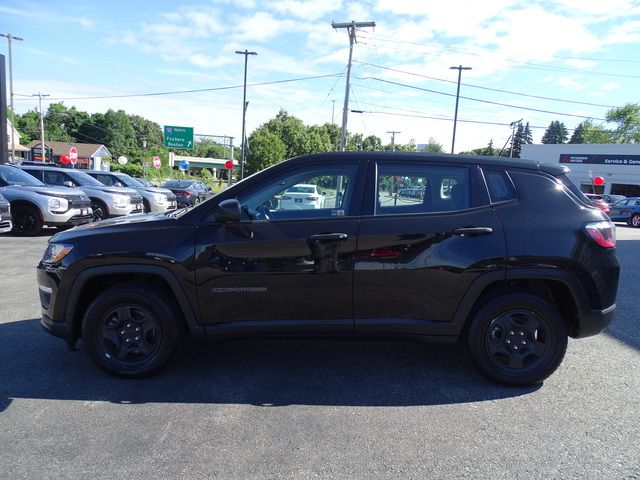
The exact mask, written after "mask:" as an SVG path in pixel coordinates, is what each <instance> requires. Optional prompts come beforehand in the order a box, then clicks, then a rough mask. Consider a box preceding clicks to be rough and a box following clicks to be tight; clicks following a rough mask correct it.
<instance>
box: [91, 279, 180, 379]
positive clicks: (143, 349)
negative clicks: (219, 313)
mask: <svg viewBox="0 0 640 480" xmlns="http://www.w3.org/2000/svg"><path fill="white" fill-rule="evenodd" d="M179 319H180V313H179V312H178V310H177V309H176V308H175V306H174V305H173V304H172V303H170V302H167V301H166V300H164V299H163V298H162V297H160V296H159V295H158V294H157V293H155V292H154V291H153V290H150V289H148V288H146V287H144V286H142V285H140V284H135V283H130V284H124V285H121V286H116V287H112V288H110V289H108V290H106V291H105V292H103V293H102V294H100V295H99V296H98V297H97V298H96V300H94V302H93V303H92V304H91V305H90V306H89V308H88V309H87V312H86V314H85V317H84V320H83V323H82V341H83V344H84V346H85V349H86V350H87V353H88V354H89V356H91V358H92V359H93V360H94V362H96V363H97V364H98V366H100V367H101V368H102V369H104V370H106V371H107V372H109V373H112V374H115V375H118V376H123V377H144V376H147V375H150V374H152V373H154V372H156V371H157V370H159V369H160V368H161V367H162V366H164V364H165V363H166V362H167V361H169V359H170V358H171V357H172V356H173V354H174V353H175V351H176V349H177V346H178V344H179V341H180V338H181V324H180V323H179Z"/></svg>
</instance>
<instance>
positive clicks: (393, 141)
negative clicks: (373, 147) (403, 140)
mask: <svg viewBox="0 0 640 480" xmlns="http://www.w3.org/2000/svg"><path fill="white" fill-rule="evenodd" d="M387 133H390V134H391V151H392V152H395V151H396V133H402V132H398V131H395V130H391V131H390V132H387Z"/></svg>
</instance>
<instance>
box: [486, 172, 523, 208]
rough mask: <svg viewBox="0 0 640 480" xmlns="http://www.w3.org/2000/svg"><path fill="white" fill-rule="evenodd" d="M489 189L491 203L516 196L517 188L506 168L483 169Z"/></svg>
mask: <svg viewBox="0 0 640 480" xmlns="http://www.w3.org/2000/svg"><path fill="white" fill-rule="evenodd" d="M483 173H484V178H485V181H486V182H487V188H488V189H489V196H490V198H491V203H497V202H505V201H507V200H513V199H514V198H516V190H515V187H514V186H513V182H512V181H511V179H510V178H509V175H508V174H507V172H505V171H504V170H495V169H483Z"/></svg>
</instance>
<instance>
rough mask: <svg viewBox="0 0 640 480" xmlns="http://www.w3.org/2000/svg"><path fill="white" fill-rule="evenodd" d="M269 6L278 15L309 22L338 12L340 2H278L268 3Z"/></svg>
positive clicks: (300, 0)
mask: <svg viewBox="0 0 640 480" xmlns="http://www.w3.org/2000/svg"><path fill="white" fill-rule="evenodd" d="M269 6H270V8H273V9H274V10H275V11H277V12H279V13H282V14H285V15H292V16H294V17H298V18H300V19H302V20H307V21H309V20H317V19H318V18H320V17H322V16H323V15H327V14H328V13H330V12H332V11H337V10H340V8H341V7H342V0H322V1H318V0H279V1H275V2H270V4H269Z"/></svg>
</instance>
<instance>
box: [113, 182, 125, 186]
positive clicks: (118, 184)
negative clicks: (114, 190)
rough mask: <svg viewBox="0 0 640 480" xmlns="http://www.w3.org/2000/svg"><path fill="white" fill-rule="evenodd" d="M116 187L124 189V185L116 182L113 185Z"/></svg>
mask: <svg viewBox="0 0 640 480" xmlns="http://www.w3.org/2000/svg"><path fill="white" fill-rule="evenodd" d="M113 186H114V187H124V185H123V184H122V183H120V182H116V183H114V184H113Z"/></svg>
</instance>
